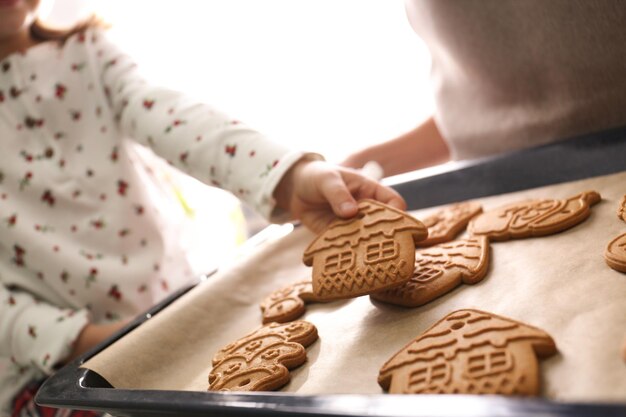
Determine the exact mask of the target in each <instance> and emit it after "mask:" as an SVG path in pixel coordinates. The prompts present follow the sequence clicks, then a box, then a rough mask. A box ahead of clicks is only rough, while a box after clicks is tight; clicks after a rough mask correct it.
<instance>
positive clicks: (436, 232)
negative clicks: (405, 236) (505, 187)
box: [416, 201, 483, 247]
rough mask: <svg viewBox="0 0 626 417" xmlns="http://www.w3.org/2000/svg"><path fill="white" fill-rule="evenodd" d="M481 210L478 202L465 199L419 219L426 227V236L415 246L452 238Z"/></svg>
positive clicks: (429, 244) (446, 240) (441, 241)
mask: <svg viewBox="0 0 626 417" xmlns="http://www.w3.org/2000/svg"><path fill="white" fill-rule="evenodd" d="M482 211H483V208H482V206H481V205H480V204H478V203H474V202H469V201H467V202H463V203H457V204H453V205H451V206H448V207H445V208H443V209H441V210H439V211H437V212H436V213H434V214H433V215H431V216H428V217H426V218H425V219H421V220H422V223H424V226H426V227H427V228H428V237H427V238H426V239H424V240H422V241H419V242H417V244H416V246H418V247H426V246H432V245H436V244H438V243H443V242H449V241H451V240H453V239H454V238H455V237H456V235H458V234H459V233H460V232H461V231H462V230H464V229H465V227H466V226H467V223H469V221H470V220H471V219H472V218H473V217H475V216H476V215H478V214H480V213H482Z"/></svg>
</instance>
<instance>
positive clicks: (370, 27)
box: [41, 0, 432, 272]
mask: <svg viewBox="0 0 626 417" xmlns="http://www.w3.org/2000/svg"><path fill="white" fill-rule="evenodd" d="M81 9H83V10H82V11H81ZM92 10H95V11H96V12H97V13H98V14H99V15H101V16H102V17H104V18H105V20H107V21H108V22H110V23H112V25H113V26H112V29H111V31H110V36H111V37H112V38H113V39H114V40H116V41H117V42H118V43H119V44H120V45H121V46H122V47H123V48H124V49H126V50H127V51H128V52H129V53H130V54H131V55H132V56H133V57H134V58H135V60H136V61H137V63H138V64H139V66H140V68H141V69H142V70H143V72H144V74H145V75H146V76H147V78H148V79H150V80H151V81H153V82H155V83H159V84H162V85H166V86H168V87H171V88H174V89H178V90H181V91H183V92H186V93H188V94H190V95H193V96H195V97H196V98H198V99H200V100H202V101H205V102H208V103H210V104H213V105H214V106H216V107H218V108H220V109H221V110H223V111H226V112H227V113H230V114H231V115H232V116H233V117H236V118H238V119H240V120H242V121H244V122H246V123H247V124H248V125H250V126H252V127H254V128H256V129H257V130H260V131H262V132H263V133H265V134H266V135H267V136H269V137H270V138H272V139H273V140H276V141H284V142H286V143H288V144H290V145H291V146H292V147H294V148H302V149H305V150H310V151H315V152H319V153H322V154H323V155H325V157H326V158H327V159H328V160H329V161H333V162H340V161H341V160H343V159H344V158H345V157H346V156H347V155H349V154H350V153H351V152H354V151H356V150H358V149H359V148H362V147H365V146H367V145H370V144H373V143H376V142H380V141H384V140H387V139H391V138H393V137H395V136H397V135H399V134H401V133H404V132H405V131H408V130H410V129H412V128H413V127H415V126H416V125H417V124H418V123H419V122H421V121H422V120H423V119H425V118H426V117H427V116H428V115H429V114H430V112H431V109H432V100H431V95H430V91H429V86H428V72H429V70H430V58H429V56H428V53H427V50H426V48H425V46H424V45H423V43H422V42H421V41H420V40H419V38H418V37H417V35H415V33H414V32H413V30H412V29H411V27H410V26H409V23H408V20H407V18H406V15H405V10H404V2H403V0H176V1H165V0H44V1H43V4H42V8H41V14H42V15H43V16H42V17H44V20H46V21H47V22H48V23H51V24H53V25H55V26H57V25H58V26H63V25H71V24H73V23H74V21H75V20H76V18H77V17H78V16H80V15H81V14H82V15H84V14H85V13H88V12H90V11H92ZM46 15H47V16H48V18H45V17H46ZM164 172H165V175H164V177H165V180H166V181H165V182H167V183H170V184H172V188H173V189H176V190H177V192H178V195H182V196H183V197H184V199H185V203H186V204H187V206H188V207H189V208H190V210H191V211H189V210H188V211H187V212H186V213H185V214H186V216H178V217H183V220H181V222H182V226H183V227H182V230H183V245H185V247H186V248H187V252H188V254H189V257H190V260H191V262H192V266H194V268H195V269H196V270H197V271H198V272H203V271H207V270H210V269H212V268H213V267H215V266H217V265H219V263H220V262H223V261H224V259H226V258H228V256H230V255H231V254H232V253H233V252H234V249H235V248H237V247H238V246H240V245H241V243H242V242H243V241H244V240H245V237H246V232H248V233H249V232H253V231H256V230H258V229H259V228H261V227H263V226H265V225H266V223H265V222H264V221H261V219H260V218H259V217H257V216H251V215H249V214H248V215H247V216H246V218H247V224H246V223H244V222H243V221H242V215H241V210H240V207H239V202H238V200H237V199H235V197H233V196H232V195H230V194H228V193H225V192H222V191H219V190H217V189H214V188H210V187H206V186H203V185H201V184H200V183H198V182H197V181H191V180H189V179H185V178H177V177H176V176H172V175H170V174H168V173H167V171H164ZM179 211H180V210H179ZM174 217H175V216H172V218H174ZM207 254H210V256H207Z"/></svg>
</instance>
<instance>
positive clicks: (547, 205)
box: [468, 191, 601, 240]
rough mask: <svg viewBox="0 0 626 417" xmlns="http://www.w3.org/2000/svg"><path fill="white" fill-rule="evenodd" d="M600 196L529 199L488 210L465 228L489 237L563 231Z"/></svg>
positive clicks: (579, 195)
mask: <svg viewBox="0 0 626 417" xmlns="http://www.w3.org/2000/svg"><path fill="white" fill-rule="evenodd" d="M600 199H601V197H600V194H598V193H597V192H595V191H587V192H584V193H581V194H578V195H575V196H573V197H570V198H568V199H566V200H532V201H524V202H520V203H514V204H509V205H507V206H504V207H501V208H498V209H495V210H491V211H488V212H486V213H483V214H481V215H479V216H477V217H475V218H473V219H472V220H471V221H470V222H469V225H468V231H469V232H470V233H471V234H473V235H484V236H488V237H489V239H491V240H509V239H519V238H525V237H531V236H545V235H550V234H553V233H557V232H560V231H563V230H566V229H568V228H570V227H573V226H575V225H577V224H578V223H580V222H582V221H583V220H585V219H586V218H587V217H589V214H590V213H591V210H590V206H592V205H593V204H596V203H597V202H599V201H600Z"/></svg>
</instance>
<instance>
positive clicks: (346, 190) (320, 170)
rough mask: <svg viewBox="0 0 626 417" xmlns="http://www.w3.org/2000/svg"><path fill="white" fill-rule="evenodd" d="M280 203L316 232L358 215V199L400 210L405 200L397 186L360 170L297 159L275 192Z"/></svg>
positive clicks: (404, 204) (404, 207) (402, 208)
mask: <svg viewBox="0 0 626 417" xmlns="http://www.w3.org/2000/svg"><path fill="white" fill-rule="evenodd" d="M274 197H275V198H276V202H277V205H278V206H279V207H281V208H284V209H286V210H289V211H290V212H291V214H292V216H293V217H294V218H296V219H299V220H300V221H301V222H302V224H304V225H305V226H307V227H308V228H309V229H311V230H312V231H313V232H315V233H319V232H321V231H322V230H323V229H324V228H325V227H326V226H328V224H330V223H331V222H332V221H333V220H335V219H336V218H337V217H342V218H350V217H353V216H355V215H356V214H357V212H358V207H357V200H361V199H363V198H371V199H373V200H377V201H380V202H382V203H385V204H389V205H390V206H393V207H395V208H398V209H400V210H405V209H406V203H405V201H404V199H403V198H402V197H401V196H400V194H398V193H397V192H396V191H394V190H393V189H391V188H389V187H386V186H383V185H381V184H379V183H378V182H376V181H374V180H372V179H369V178H367V177H365V176H363V175H361V174H360V173H359V172H358V171H355V170H353V169H350V168H344V167H339V166H335V165H332V164H329V163H327V162H323V161H307V160H303V161H300V162H297V163H296V164H295V165H294V166H293V167H291V169H290V170H289V171H288V172H287V173H286V174H285V176H284V177H283V179H282V180H281V182H280V183H279V184H278V187H276V191H275V192H274Z"/></svg>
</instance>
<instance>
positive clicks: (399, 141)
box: [342, 117, 450, 176]
mask: <svg viewBox="0 0 626 417" xmlns="http://www.w3.org/2000/svg"><path fill="white" fill-rule="evenodd" d="M449 160H450V150H449V149H448V145H447V144H446V141H445V139H444V138H443V136H442V135H441V133H440V132H439V129H438V128H437V124H436V123H435V120H434V119H433V118H432V117H430V118H428V119H427V120H426V121H424V123H422V124H420V125H419V126H417V127H416V128H415V129H413V130H411V131H410V132H407V133H405V134H403V135H400V136H398V137H397V138H395V139H391V140H389V141H387V142H383V143H380V144H376V145H373V146H371V147H368V148H365V149H362V150H360V151H358V152H356V153H354V154H352V155H350V156H349V157H348V158H347V159H346V160H345V161H343V163H342V165H344V166H347V167H352V168H361V167H363V165H365V164H366V163H367V162H369V161H376V162H378V163H379V164H380V166H381V167H382V168H383V171H384V173H385V176H391V175H397V174H401V173H403V172H408V171H414V170H416V169H420V168H426V167H429V166H433V165H437V164H442V163H444V162H448V161H449Z"/></svg>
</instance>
